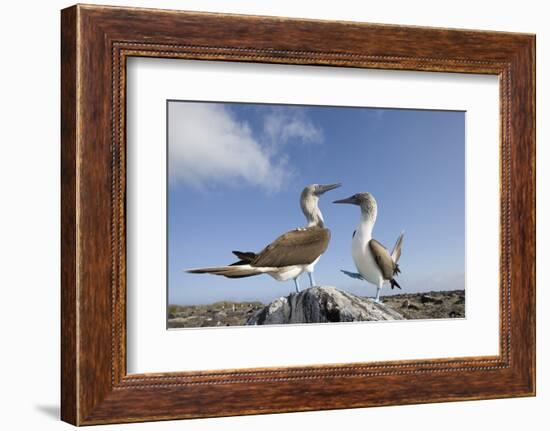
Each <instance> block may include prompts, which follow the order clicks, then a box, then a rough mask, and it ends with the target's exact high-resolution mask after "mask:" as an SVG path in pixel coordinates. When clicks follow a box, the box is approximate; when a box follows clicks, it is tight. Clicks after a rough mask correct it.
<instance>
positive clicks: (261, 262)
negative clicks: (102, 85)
mask: <svg viewBox="0 0 550 431" xmlns="http://www.w3.org/2000/svg"><path fill="white" fill-rule="evenodd" d="M340 186H341V184H339V183H338V184H311V185H309V186H306V188H304V190H303V191H302V194H301V195H300V207H301V208H302V212H303V213H304V215H305V217H306V220H307V225H306V226H304V227H302V228H298V229H294V230H291V231H288V232H286V233H284V234H283V235H281V236H279V237H278V238H277V239H276V240H275V241H273V242H272V243H271V244H269V245H267V246H266V247H265V248H264V249H263V250H262V251H260V252H259V253H254V252H251V251H247V252H242V251H233V254H234V255H235V256H237V257H238V258H239V261H237V262H235V263H232V264H231V265H226V266H217V267H209V268H195V269H189V270H187V272H190V273H192V274H214V275H222V276H224V277H227V278H243V277H251V276H253V275H259V274H268V275H270V276H271V277H273V278H274V279H275V280H278V281H288V280H290V279H292V280H294V285H295V287H296V291H297V292H299V291H300V284H299V281H298V277H299V276H300V275H301V274H303V273H304V272H307V273H308V276H309V283H310V285H311V287H313V286H314V285H315V280H314V277H313V271H314V269H315V264H316V263H317V261H318V260H319V258H320V257H321V255H322V254H323V253H324V252H325V250H326V249H327V247H328V243H329V241H330V230H328V229H327V228H326V227H325V221H324V219H323V215H322V214H321V210H320V209H319V205H318V204H319V197H320V196H321V195H322V194H323V193H325V192H328V191H329V190H333V189H335V188H337V187H340Z"/></svg>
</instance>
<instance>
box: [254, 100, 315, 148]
mask: <svg viewBox="0 0 550 431" xmlns="http://www.w3.org/2000/svg"><path fill="white" fill-rule="evenodd" d="M264 134H265V136H266V137H267V139H268V140H269V143H270V144H271V147H272V148H273V149H276V148H277V147H279V146H281V145H285V144H286V143H287V142H288V141H289V140H290V139H298V140H299V141H301V142H303V143H319V142H322V140H323V134H322V132H321V130H320V129H319V128H318V127H317V126H315V124H313V123H312V122H311V121H310V120H309V119H308V118H307V116H306V115H305V114H304V112H303V111H301V110H300V111H294V110H292V109H290V108H283V107H277V108H273V109H272V110H271V112H269V114H268V115H266V116H265V117H264Z"/></svg>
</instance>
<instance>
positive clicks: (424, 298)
mask: <svg viewBox="0 0 550 431" xmlns="http://www.w3.org/2000/svg"><path fill="white" fill-rule="evenodd" d="M435 301H436V299H435V298H434V297H433V296H430V295H422V296H421V297H420V302H422V304H429V303H434V302H435Z"/></svg>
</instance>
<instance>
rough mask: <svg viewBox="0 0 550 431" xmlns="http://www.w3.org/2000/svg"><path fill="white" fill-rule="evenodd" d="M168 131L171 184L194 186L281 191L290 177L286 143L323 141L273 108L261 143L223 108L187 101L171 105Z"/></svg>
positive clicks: (303, 122)
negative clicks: (243, 185) (233, 185)
mask: <svg viewBox="0 0 550 431" xmlns="http://www.w3.org/2000/svg"><path fill="white" fill-rule="evenodd" d="M168 133H169V135H168V138H169V152H170V153H169V157H170V173H169V175H170V179H171V180H172V181H182V182H184V183H186V184H190V185H193V186H196V187H204V186H208V185H209V184H213V183H229V184H231V183H238V182H241V181H245V182H246V183H248V184H250V185H253V186H258V187H262V188H264V189H266V190H268V191H277V190H280V189H281V187H283V186H284V184H286V183H287V182H288V181H289V179H290V177H291V176H292V167H291V166H289V164H288V159H287V157H286V155H285V154H284V151H282V150H283V147H284V145H286V144H287V143H288V142H289V141H290V140H291V139H297V140H299V141H301V142H314V141H317V140H320V139H321V138H322V134H321V132H320V131H319V130H318V129H317V128H316V127H315V126H314V125H313V124H312V123H311V122H310V121H309V120H308V119H307V118H305V117H304V116H303V115H298V116H296V117H292V116H291V115H290V114H289V113H288V112H286V111H285V112H280V113H277V110H276V109H275V110H273V111H270V112H269V113H268V114H267V115H266V116H265V117H264V118H263V130H262V131H261V133H259V135H260V136H261V137H262V141H260V140H259V139H258V138H257V137H255V136H254V134H253V133H252V130H251V128H250V126H249V124H248V123H247V122H239V121H238V120H237V119H236V118H235V116H234V115H233V114H232V113H231V111H230V110H229V109H227V108H226V107H225V106H224V105H223V104H214V103H188V102H172V103H170V105H169V131H168Z"/></svg>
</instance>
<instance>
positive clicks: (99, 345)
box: [61, 5, 535, 425]
mask: <svg viewBox="0 0 550 431" xmlns="http://www.w3.org/2000/svg"><path fill="white" fill-rule="evenodd" d="M61 53H62V55H61V83H62V85H61V87H62V91H61V170H62V171H61V174H62V175H61V227H62V228H61V230H62V231H61V260H62V266H61V313H62V316H61V317H62V319H61V340H62V342H61V418H62V420H64V421H66V422H69V423H71V424H74V425H92V424H107V423H120V422H139V421H153V420H168V419H182V418H198V417H215V416H231V415H243V414H261V413H276V412H291V411H310V410H323V409H342V408H355V407H370V406H384V405H398V404H415V403H431V402H443V401H458V400H476V399H490V398H504V397H519V396H534V395H535V104H534V102H535V36H534V35H530V34H517V33H504V32H488V31H473V30H451V29H440V28H425V27H406V26H393V25H380V24H366V23H352V22H334V21H316V20H301V19H289V18H278V17H257V16H241V15H223V14H214V13H198V12H180V11H169V10H156V9H136V8H122V7H105V6H93V5H76V6H72V7H70V8H67V9H64V10H63V11H62V12H61ZM130 57H154V58H166V59H193V60H201V61H211V60H216V61H224V62H247V63H269V64H287V65H307V66H333V67H346V68H361V69H382V70H410V71H426V72H453V73H467V74H469V73H471V74H490V75H496V76H498V77H499V87H500V98H499V105H500V285H499V291H500V299H499V303H500V308H499V316H500V331H499V340H500V342H499V346H500V349H499V355H496V356H490V357H485V356H484V357H478V356H468V357H445V358H439V359H427V360H406V361H385V362H365V363H356V362H354V363H339V364H328V365H308V366H288V367H270V368H253V369H227V370H223V371H220V370H204V371H200V372H195V371H186V372H166V373H164V372H163V373H143V374H128V373H127V367H126V358H127V351H126V341H127V333H126V331H127V326H126V297H127V292H126V289H127V286H126V190H127V177H126V151H127V148H126V126H127V123H126V105H125V101H126V84H127V81H126V61H127V59H128V58H130ZM251 394H254V395H253V396H251ZM260 394H261V396H259V395H260Z"/></svg>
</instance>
